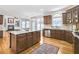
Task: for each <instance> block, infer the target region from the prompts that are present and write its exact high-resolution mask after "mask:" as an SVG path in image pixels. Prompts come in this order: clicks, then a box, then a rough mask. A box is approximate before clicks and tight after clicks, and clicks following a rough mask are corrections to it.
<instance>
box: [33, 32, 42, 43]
mask: <svg viewBox="0 0 79 59" xmlns="http://www.w3.org/2000/svg"><path fill="white" fill-rule="evenodd" d="M40 38H41V37H40V31H35V32H33V44H36V43H38V42H39V41H40Z"/></svg>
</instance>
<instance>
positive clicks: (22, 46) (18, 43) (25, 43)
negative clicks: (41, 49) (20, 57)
mask: <svg viewBox="0 0 79 59" xmlns="http://www.w3.org/2000/svg"><path fill="white" fill-rule="evenodd" d="M40 38H41V36H40V30H37V31H10V48H11V49H12V50H13V51H14V52H15V53H19V52H21V51H23V50H26V49H28V48H30V47H31V46H33V45H34V44H36V43H38V42H40Z"/></svg>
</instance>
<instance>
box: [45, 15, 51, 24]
mask: <svg viewBox="0 0 79 59" xmlns="http://www.w3.org/2000/svg"><path fill="white" fill-rule="evenodd" d="M44 24H46V25H47V24H52V16H51V15H47V16H44Z"/></svg>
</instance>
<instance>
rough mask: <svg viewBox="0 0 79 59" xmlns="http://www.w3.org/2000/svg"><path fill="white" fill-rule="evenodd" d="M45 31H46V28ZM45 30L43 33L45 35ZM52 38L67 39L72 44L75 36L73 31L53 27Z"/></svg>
mask: <svg viewBox="0 0 79 59" xmlns="http://www.w3.org/2000/svg"><path fill="white" fill-rule="evenodd" d="M46 30H47V29H46ZM43 31H44V32H45V29H44V30H43ZM44 32H43V35H44V36H45V33H44ZM45 37H46V36H45ZM51 38H54V39H59V40H63V41H67V42H69V43H71V44H73V40H74V36H73V34H72V32H71V31H66V30H59V29H51Z"/></svg>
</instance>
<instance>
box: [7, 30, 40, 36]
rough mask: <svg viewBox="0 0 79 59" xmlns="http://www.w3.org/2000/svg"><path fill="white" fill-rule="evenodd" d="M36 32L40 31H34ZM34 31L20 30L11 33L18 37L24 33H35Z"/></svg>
mask: <svg viewBox="0 0 79 59" xmlns="http://www.w3.org/2000/svg"><path fill="white" fill-rule="evenodd" d="M34 31H40V30H34ZM34 31H22V30H20V31H9V33H12V34H15V35H18V34H23V33H29V32H34Z"/></svg>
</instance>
